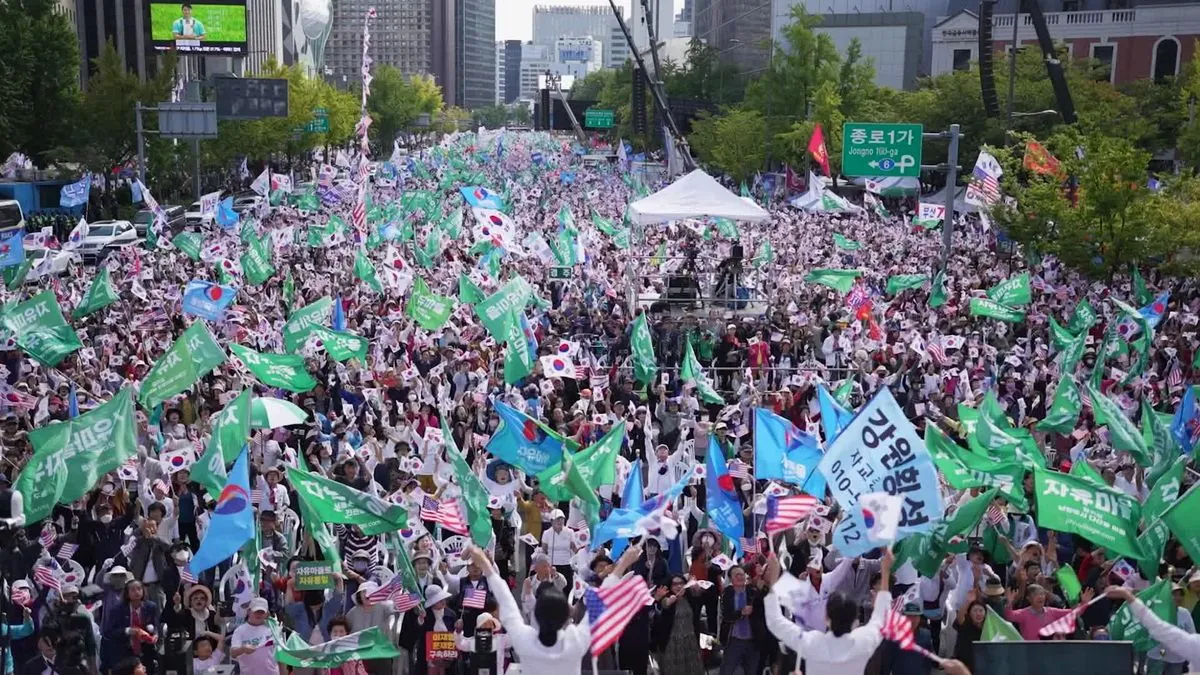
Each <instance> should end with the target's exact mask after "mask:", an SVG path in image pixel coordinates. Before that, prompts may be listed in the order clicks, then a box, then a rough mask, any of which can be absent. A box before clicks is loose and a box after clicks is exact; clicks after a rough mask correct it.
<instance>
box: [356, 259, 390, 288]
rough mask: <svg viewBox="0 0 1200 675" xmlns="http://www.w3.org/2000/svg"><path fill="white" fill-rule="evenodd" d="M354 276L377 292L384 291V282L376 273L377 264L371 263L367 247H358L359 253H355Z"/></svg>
mask: <svg viewBox="0 0 1200 675" xmlns="http://www.w3.org/2000/svg"><path fill="white" fill-rule="evenodd" d="M354 276H355V277H357V278H359V279H361V280H362V281H363V283H365V284H366V285H367V288H370V289H371V290H373V291H375V292H376V293H382V292H383V284H382V283H380V282H379V276H378V275H377V274H375V265H373V264H371V259H370V258H368V257H367V252H366V250H365V249H361V248H360V249H358V253H356V254H355V255H354Z"/></svg>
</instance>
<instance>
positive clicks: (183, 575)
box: [179, 565, 196, 584]
mask: <svg viewBox="0 0 1200 675" xmlns="http://www.w3.org/2000/svg"><path fill="white" fill-rule="evenodd" d="M179 580H180V581H182V582H183V583H185V584H194V583H196V577H195V575H193V574H192V573H191V572H189V571H188V567H187V565H180V566H179Z"/></svg>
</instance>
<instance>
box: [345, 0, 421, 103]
mask: <svg viewBox="0 0 1200 675" xmlns="http://www.w3.org/2000/svg"><path fill="white" fill-rule="evenodd" d="M435 2H436V0H337V2H335V3H333V28H332V31H331V32H330V35H329V40H328V42H326V44H325V55H324V56H325V62H324V73H325V76H326V77H328V78H329V79H330V80H331V81H332V82H333V83H334V84H335V85H336V86H349V85H350V84H351V83H354V82H357V81H359V79H361V67H362V33H363V22H364V21H365V20H366V16H367V10H368V9H370V8H371V7H374V8H375V18H374V19H372V21H371V58H372V59H374V61H375V64H376V65H377V66H378V65H390V66H395V67H396V68H398V69H400V71H401V72H403V73H405V74H406V75H416V74H427V73H434V72H435V71H434V56H433V52H434V43H435V37H434V33H435V25H434V24H435V22H434V14H435V12H434V4H435Z"/></svg>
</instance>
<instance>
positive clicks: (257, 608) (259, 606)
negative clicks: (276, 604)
mask: <svg viewBox="0 0 1200 675" xmlns="http://www.w3.org/2000/svg"><path fill="white" fill-rule="evenodd" d="M250 611H251V612H266V611H270V606H269V605H267V599H266V598H255V599H253V600H251V601H250Z"/></svg>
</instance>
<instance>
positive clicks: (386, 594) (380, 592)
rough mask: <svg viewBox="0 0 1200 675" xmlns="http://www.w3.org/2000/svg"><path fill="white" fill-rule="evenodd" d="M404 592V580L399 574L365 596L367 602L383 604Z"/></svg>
mask: <svg viewBox="0 0 1200 675" xmlns="http://www.w3.org/2000/svg"><path fill="white" fill-rule="evenodd" d="M403 592H404V579H403V577H401V575H399V574H393V575H392V578H391V579H388V582H387V583H386V584H384V585H382V586H380V587H379V588H376V589H375V590H373V591H371V592H370V593H368V594H367V601H368V602H373V603H374V602H384V601H386V600H390V599H391V598H392V596H394V595H396V594H398V593H403Z"/></svg>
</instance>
